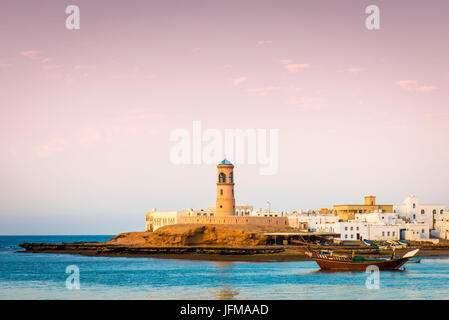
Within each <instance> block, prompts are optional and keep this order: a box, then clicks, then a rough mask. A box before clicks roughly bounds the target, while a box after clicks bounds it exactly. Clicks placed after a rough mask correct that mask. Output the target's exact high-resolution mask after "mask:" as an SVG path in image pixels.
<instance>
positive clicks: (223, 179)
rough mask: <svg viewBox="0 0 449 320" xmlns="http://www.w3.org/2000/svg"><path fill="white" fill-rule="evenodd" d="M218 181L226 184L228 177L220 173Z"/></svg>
mask: <svg viewBox="0 0 449 320" xmlns="http://www.w3.org/2000/svg"><path fill="white" fill-rule="evenodd" d="M218 181H219V182H220V183H225V182H226V175H225V174H224V173H223V172H220V176H219V179H218Z"/></svg>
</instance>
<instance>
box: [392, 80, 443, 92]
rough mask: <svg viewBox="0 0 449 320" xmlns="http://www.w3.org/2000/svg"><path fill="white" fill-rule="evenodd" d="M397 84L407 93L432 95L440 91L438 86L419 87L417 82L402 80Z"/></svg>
mask: <svg viewBox="0 0 449 320" xmlns="http://www.w3.org/2000/svg"><path fill="white" fill-rule="evenodd" d="M395 84H396V85H398V86H399V87H401V88H402V89H404V90H407V91H415V92H422V93H430V92H432V91H435V90H438V87H436V86H420V85H418V81H417V80H400V81H397V82H396V83H395Z"/></svg>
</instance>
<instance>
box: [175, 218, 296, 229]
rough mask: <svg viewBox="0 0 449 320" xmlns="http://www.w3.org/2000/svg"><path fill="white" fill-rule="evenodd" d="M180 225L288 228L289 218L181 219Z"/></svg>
mask: <svg viewBox="0 0 449 320" xmlns="http://www.w3.org/2000/svg"><path fill="white" fill-rule="evenodd" d="M178 223H183V224H225V225H237V224H247V225H257V226H279V227H284V226H285V227H288V226H289V223H288V218H287V217H254V216H244V217H242V216H229V217H179V218H178Z"/></svg>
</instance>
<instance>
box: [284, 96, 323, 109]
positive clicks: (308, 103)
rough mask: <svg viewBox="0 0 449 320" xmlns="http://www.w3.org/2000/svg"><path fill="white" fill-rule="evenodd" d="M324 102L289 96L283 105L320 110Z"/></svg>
mask: <svg viewBox="0 0 449 320" xmlns="http://www.w3.org/2000/svg"><path fill="white" fill-rule="evenodd" d="M323 102H324V100H323V99H322V98H320V97H295V96H291V97H289V98H288V99H287V101H286V102H285V104H288V105H295V106H301V107H304V108H308V109H321V105H322V103H323Z"/></svg>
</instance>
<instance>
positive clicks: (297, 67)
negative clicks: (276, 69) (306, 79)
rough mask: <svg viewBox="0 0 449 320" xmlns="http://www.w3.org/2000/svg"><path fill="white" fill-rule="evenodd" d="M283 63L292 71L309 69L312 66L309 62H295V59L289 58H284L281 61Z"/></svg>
mask: <svg viewBox="0 0 449 320" xmlns="http://www.w3.org/2000/svg"><path fill="white" fill-rule="evenodd" d="M279 62H280V63H281V64H283V65H284V68H285V69H286V70H287V71H288V72H291V73H296V72H298V71H301V70H304V69H308V68H309V67H310V65H309V64H307V63H293V61H291V60H288V59H282V60H280V61H279Z"/></svg>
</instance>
